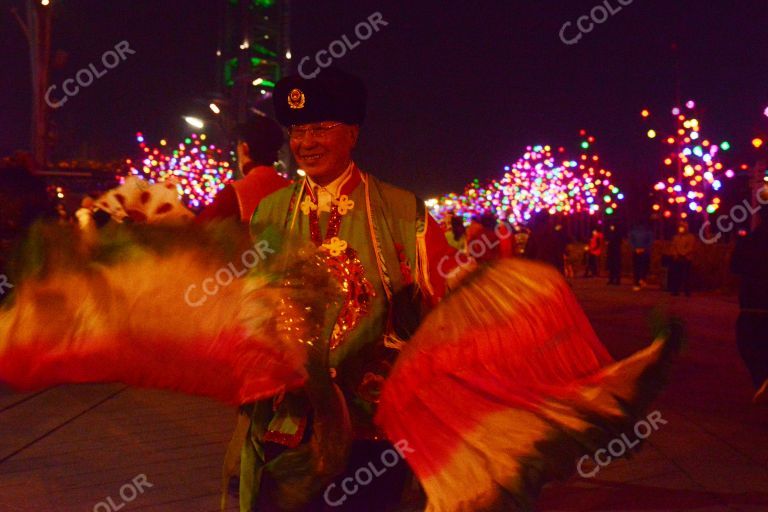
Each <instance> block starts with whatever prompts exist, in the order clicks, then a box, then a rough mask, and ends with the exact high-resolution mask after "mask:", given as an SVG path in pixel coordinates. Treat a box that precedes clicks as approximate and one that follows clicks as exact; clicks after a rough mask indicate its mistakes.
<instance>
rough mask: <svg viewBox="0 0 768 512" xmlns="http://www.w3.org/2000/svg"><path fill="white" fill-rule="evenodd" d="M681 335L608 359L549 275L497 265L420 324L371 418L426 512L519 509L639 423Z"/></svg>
mask: <svg viewBox="0 0 768 512" xmlns="http://www.w3.org/2000/svg"><path fill="white" fill-rule="evenodd" d="M680 339H681V336H680V331H679V329H678V328H675V329H674V332H671V333H670V332H668V333H666V334H665V335H663V336H660V338H659V339H657V340H656V341H655V342H654V343H653V344H652V345H651V346H650V347H649V348H647V349H645V350H643V351H641V352H638V353H636V354H635V355H633V356H632V357H630V358H628V359H625V360H623V361H620V362H618V363H612V362H611V359H610V357H609V355H608V353H607V352H606V350H605V348H604V347H603V346H602V345H601V344H600V343H599V341H598V340H597V337H596V336H595V333H594V331H593V330H592V328H591V326H590V325H589V322H588V320H587V319H586V317H585V316H584V313H583V312H582V310H581V308H580V307H579V305H578V304H577V303H576V300H575V298H574V296H573V294H572V292H571V291H570V288H569V287H568V285H567V283H566V282H565V281H564V280H563V279H562V278H561V277H560V275H559V274H558V273H557V272H556V271H555V270H554V269H553V268H551V267H547V266H544V265H540V264H536V263H531V262H528V261H525V260H522V259H514V260H502V261H499V262H496V263H494V264H492V265H490V266H488V267H485V268H484V269H482V270H480V271H479V272H478V273H476V274H475V275H473V276H471V277H470V279H469V280H468V281H467V282H465V283H463V285H462V286H461V287H460V288H459V289H458V290H457V291H456V292H455V293H453V294H452V295H451V296H449V297H448V298H447V299H446V300H444V301H443V302H442V303H441V304H440V305H439V306H438V307H437V308H436V309H435V310H434V311H433V312H432V313H431V314H430V315H429V316H428V317H427V318H426V319H425V321H424V323H423V324H422V325H421V327H420V328H419V330H418V331H417V333H416V335H415V336H414V337H413V338H412V339H411V340H410V342H409V343H408V345H407V346H406V348H405V349H404V350H403V352H402V353H401V354H400V357H399V358H398V360H397V363H396V365H395V367H394V369H393V371H392V373H391V374H390V376H389V378H388V379H387V381H386V383H385V385H384V390H383V393H382V398H381V403H380V404H379V411H378V415H377V422H378V423H379V424H380V425H381V426H382V428H383V429H384V431H385V432H386V434H387V436H388V437H389V439H390V440H392V441H393V442H396V441H398V440H404V441H406V442H407V443H408V446H409V447H410V450H411V451H410V452H409V453H407V460H408V463H409V464H410V465H411V467H412V468H413V469H414V471H415V473H416V475H417V476H418V478H419V480H420V482H421V483H422V485H423V487H424V489H425V491H426V494H427V497H428V506H427V510H428V511H430V512H437V511H440V512H446V511H450V512H454V511H456V512H458V511H467V512H469V511H478V510H514V509H517V508H522V509H526V510H527V509H529V507H530V506H531V499H532V497H533V496H535V495H536V494H537V493H538V491H539V489H540V487H541V486H542V485H543V484H544V483H545V482H546V481H548V480H551V479H553V478H557V477H564V476H567V475H568V474H570V473H572V472H573V471H574V470H575V460H576V457H577V456H578V455H581V454H584V453H588V452H589V451H591V450H594V449H596V448H599V447H601V446H603V443H607V442H608V441H610V440H611V439H612V438H613V437H614V436H615V435H617V433H619V432H621V431H622V429H624V428H626V427H627V426H628V425H631V424H632V423H633V422H634V421H635V420H636V419H637V418H638V415H639V414H640V413H641V411H642V409H643V407H644V406H646V405H647V403H648V401H649V400H650V398H651V397H652V396H653V395H654V394H655V392H656V391H658V389H659V388H660V381H661V377H662V374H663V373H664V370H665V367H666V366H667V362H668V360H669V358H670V355H671V354H672V352H674V350H673V348H675V347H677V346H678V345H679V342H680Z"/></svg>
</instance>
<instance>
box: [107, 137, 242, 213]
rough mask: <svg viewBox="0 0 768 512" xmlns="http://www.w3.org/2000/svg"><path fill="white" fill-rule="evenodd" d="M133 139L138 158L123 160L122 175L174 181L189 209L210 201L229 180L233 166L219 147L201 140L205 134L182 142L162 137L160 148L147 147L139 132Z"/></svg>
mask: <svg viewBox="0 0 768 512" xmlns="http://www.w3.org/2000/svg"><path fill="white" fill-rule="evenodd" d="M136 140H137V142H138V143H139V148H140V149H141V153H142V157H141V158H139V159H136V161H134V160H131V159H127V160H126V161H125V165H124V174H125V175H133V176H139V177H141V178H142V179H144V180H146V181H148V182H149V183H162V182H167V181H170V182H173V183H175V184H176V189H177V191H178V192H179V196H180V197H181V199H182V202H184V204H185V205H186V206H187V207H189V208H190V209H192V210H200V209H201V208H203V207H204V206H205V205H208V204H210V203H211V202H212V201H213V199H214V197H216V194H218V193H219V191H220V190H221V189H223V188H224V187H225V186H226V184H227V183H229V182H231V181H232V179H233V170H232V168H233V165H232V164H231V163H230V162H229V159H228V158H227V156H226V155H225V154H224V152H223V151H222V150H221V149H219V148H217V147H216V146H215V145H213V144H207V143H206V142H205V140H206V136H205V134H201V135H199V136H198V135H197V134H194V133H193V134H191V135H190V136H189V137H187V138H186V139H184V142H181V143H178V144H171V145H167V141H166V140H165V139H162V140H161V141H160V145H161V148H152V147H149V146H148V145H147V144H146V143H145V141H144V136H143V135H142V134H141V132H139V133H137V134H136ZM122 181H124V179H123V180H121V182H122Z"/></svg>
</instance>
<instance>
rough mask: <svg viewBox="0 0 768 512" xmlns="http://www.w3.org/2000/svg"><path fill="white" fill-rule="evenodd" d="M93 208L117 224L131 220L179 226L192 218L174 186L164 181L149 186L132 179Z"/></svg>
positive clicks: (112, 191) (141, 222) (110, 192)
mask: <svg viewBox="0 0 768 512" xmlns="http://www.w3.org/2000/svg"><path fill="white" fill-rule="evenodd" d="M95 206H96V208H98V209H100V210H103V211H105V212H107V213H108V214H109V215H110V216H111V217H112V218H113V219H115V220H116V221H118V222H124V221H125V220H126V219H130V220H131V221H132V222H134V223H137V224H144V223H147V224H155V223H157V222H181V221H186V220H191V219H192V218H193V217H194V214H193V213H192V212H190V211H189V210H188V209H187V208H186V207H185V206H184V205H183V204H182V202H181V200H180V198H179V194H178V192H177V190H176V185H175V184H174V183H172V182H170V181H167V182H164V183H155V184H154V185H150V184H149V183H147V182H146V181H143V180H140V179H139V178H136V177H134V176H131V177H129V178H126V180H125V183H123V184H122V185H121V186H119V187H117V188H115V189H112V190H110V191H108V192H106V193H105V194H104V195H102V196H101V197H99V198H98V199H97V200H96V203H95Z"/></svg>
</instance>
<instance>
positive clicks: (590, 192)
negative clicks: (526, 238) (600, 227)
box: [427, 130, 624, 224]
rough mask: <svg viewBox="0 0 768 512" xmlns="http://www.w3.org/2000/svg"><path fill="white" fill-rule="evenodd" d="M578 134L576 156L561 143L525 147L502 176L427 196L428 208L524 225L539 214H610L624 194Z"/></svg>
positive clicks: (590, 139)
mask: <svg viewBox="0 0 768 512" xmlns="http://www.w3.org/2000/svg"><path fill="white" fill-rule="evenodd" d="M580 135H582V138H583V140H582V141H581V144H580V147H581V149H582V151H581V154H580V155H579V157H578V158H569V157H568V156H567V155H566V154H565V149H564V148H562V147H561V148H558V150H557V152H555V151H554V150H553V147H552V146H549V145H537V146H528V147H527V148H526V151H525V153H524V154H523V155H522V156H521V157H520V158H519V159H518V160H517V161H516V162H515V163H514V164H511V165H505V166H504V171H505V172H504V175H503V176H502V178H501V179H499V180H492V181H490V182H488V183H485V184H481V183H480V181H479V180H477V179H476V180H474V181H473V182H472V183H471V184H469V185H468V186H467V187H466V188H465V189H464V192H463V193H462V194H456V193H451V194H447V195H445V196H443V197H440V198H436V199H431V200H430V201H427V207H428V208H429V209H430V211H431V212H432V214H433V215H434V216H435V217H437V218H443V217H444V216H445V215H446V214H447V213H448V212H452V213H454V214H457V215H461V216H462V217H464V218H465V219H469V218H471V217H472V216H474V215H481V214H483V213H492V214H494V215H495V216H496V217H497V218H499V219H501V220H503V221H507V222H510V223H512V224H525V223H527V222H529V221H530V220H531V219H532V218H533V217H534V216H535V215H536V214H538V213H548V214H550V215H574V214H585V215H595V214H599V213H605V214H606V215H612V214H613V213H614V212H615V210H616V208H617V207H618V202H619V201H621V200H623V199H624V194H622V193H621V191H620V190H619V188H618V187H616V186H614V185H613V184H611V182H610V177H611V175H612V173H611V172H610V171H608V170H606V169H605V168H603V167H601V166H599V165H598V164H597V162H598V161H599V160H600V157H599V155H597V154H596V153H588V152H587V150H589V149H591V148H592V147H593V143H594V141H595V138H594V137H593V136H587V134H586V131H585V130H582V131H581V132H580ZM556 155H557V156H556Z"/></svg>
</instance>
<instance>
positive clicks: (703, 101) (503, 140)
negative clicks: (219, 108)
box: [0, 0, 768, 196]
mask: <svg viewBox="0 0 768 512" xmlns="http://www.w3.org/2000/svg"><path fill="white" fill-rule="evenodd" d="M217 1H219V0H183V1H182V0H176V1H171V0H109V1H105V0H52V2H53V4H54V8H55V17H54V37H53V45H52V47H53V50H54V51H55V50H57V49H60V50H63V51H65V52H67V54H68V60H67V62H66V63H65V65H64V66H63V67H62V68H61V69H58V70H56V71H55V72H54V75H53V82H54V83H60V82H61V81H62V80H63V79H64V78H67V77H69V76H72V75H73V74H74V73H75V72H76V71H77V70H79V69H80V68H82V67H84V66H86V65H87V64H88V63H90V62H98V60H99V59H100V57H101V55H102V54H103V53H104V52H105V51H106V50H108V49H110V48H112V47H114V45H115V44H117V43H118V42H120V41H122V40H125V41H128V42H129V44H130V47H131V48H132V49H134V50H135V51H136V54H135V55H131V56H130V57H129V58H128V60H127V61H126V62H124V63H122V64H121V65H120V66H118V67H117V68H116V69H115V70H113V71H111V72H110V73H108V74H107V75H106V76H105V77H103V78H101V79H100V80H98V81H96V82H95V83H94V84H93V85H92V86H91V87H89V88H87V89H84V90H82V91H81V92H80V94H79V95H78V96H76V97H74V98H71V99H70V100H69V102H68V103H67V104H66V105H64V106H63V107H62V108H60V109H57V110H56V111H54V114H53V120H54V121H55V123H56V125H57V127H58V132H59V137H60V140H59V146H58V148H57V155H59V156H77V155H79V154H82V153H83V152H87V154H90V155H93V156H96V157H99V158H102V159H109V158H120V157H125V156H130V155H132V154H134V153H135V150H136V143H135V138H134V134H135V132H136V131H139V130H141V131H143V132H145V134H146V135H147V137H148V139H149V140H154V141H157V140H159V139H160V138H162V137H168V138H169V139H173V137H174V136H177V135H180V134H181V131H182V130H183V129H184V124H183V121H182V120H181V116H182V115H185V114H188V113H190V112H191V110H192V109H193V108H195V107H197V108H199V107H200V104H199V101H198V99H199V98H201V97H203V96H205V95H206V94H208V93H210V92H211V91H212V90H213V89H214V87H215V80H216V74H215V58H216V57H215V50H216V42H217V27H218V20H217V18H216V14H217V12H218V11H217V9H215V8H213V7H212V6H215V3H216V2H217ZM221 1H223V0H221ZM606 1H608V2H609V3H610V4H611V6H613V7H614V8H616V7H618V6H619V5H620V4H619V1H618V0H606ZM625 2H626V0H625ZM12 5H17V6H19V7H21V6H22V2H21V1H20V0H1V1H0V66H1V67H2V74H1V75H0V156H2V155H7V154H10V153H12V152H13V151H14V150H16V149H20V148H26V147H27V145H28V133H29V121H28V117H29V108H30V107H29V104H30V94H29V65H28V57H27V45H26V41H25V40H24V37H23V35H22V33H21V31H20V29H19V27H18V26H17V24H16V22H15V20H14V19H13V17H12V16H11V14H10V12H9V7H10V6H12ZM595 5H599V3H598V1H597V0H567V1H565V0H561V1H553V0H548V1H541V0H537V1H495V2H482V1H481V2H455V1H445V0H441V1H432V0H429V1H427V0H416V1H399V0H398V1H391V0H387V1H386V2H384V1H378V2H376V1H351V0H350V1H343V2H342V1H329V0H323V1H321V2H318V1H316V0H313V1H309V0H294V1H293V2H292V25H291V26H292V53H293V62H294V63H298V61H299V59H301V58H302V57H303V56H305V55H314V54H315V53H316V52H317V51H318V50H320V49H323V48H327V47H328V44H329V43H330V42H331V41H333V40H335V39H338V38H339V37H340V36H341V35H343V34H347V35H349V36H350V37H353V30H354V27H355V25H356V24H357V23H358V22H360V21H362V20H364V19H365V18H367V17H368V16H369V15H370V14H372V13H374V12H377V11H378V12H381V14H382V16H383V18H384V20H386V21H387V22H388V26H386V27H383V28H382V29H381V31H380V32H378V33H376V34H375V35H374V36H373V37H371V38H370V39H369V40H367V41H364V42H362V43H361V44H360V46H359V47H357V48H355V49H354V50H353V51H352V52H350V53H348V54H347V55H346V56H345V57H343V58H341V59H339V60H338V61H337V62H336V63H337V64H338V65H339V66H341V67H343V68H345V69H347V70H348V71H351V72H353V73H355V74H358V75H360V76H361V77H363V79H364V80H365V81H366V82H367V84H368V87H369V112H368V119H367V121H366V124H365V126H364V128H363V132H362V139H361V144H360V146H359V148H358V150H357V161H358V163H360V164H361V165H362V167H363V168H365V169H367V170H369V171H371V172H373V173H374V174H376V175H378V176H380V177H382V178H384V179H386V180H388V181H391V182H393V183H395V184H398V185H401V186H404V187H407V188H411V189H413V190H416V191H417V192H419V193H421V194H422V195H424V196H429V195H433V194H435V193H438V192H447V191H450V190H457V191H458V190H460V189H461V188H462V187H463V185H464V184H465V183H466V182H468V181H469V180H471V179H472V178H474V177H480V178H485V177H497V176H499V175H500V174H501V168H502V166H503V165H504V164H505V163H508V162H510V161H511V160H514V159H515V158H517V157H518V156H519V155H520V154H521V153H522V150H523V149H524V147H525V146H526V145H528V144H538V143H551V144H553V145H565V146H566V147H571V148H574V150H575V149H576V144H577V143H578V130H579V129H580V128H587V129H589V130H590V131H591V132H592V133H593V134H594V135H595V136H596V137H597V150H598V151H599V152H600V153H601V155H602V157H603V159H604V161H605V162H606V163H607V165H608V166H609V168H611V169H613V170H615V171H616V176H615V178H616V183H617V184H618V185H619V186H623V188H625V189H628V190H630V191H631V190H633V189H638V187H644V186H646V185H648V184H649V183H651V181H652V179H653V177H654V176H655V174H656V173H657V172H658V168H659V164H658V162H659V161H660V159H661V147H660V144H659V143H658V141H649V140H648V138H647V137H646V136H645V131H646V130H647V128H648V126H645V125H644V123H643V122H642V120H641V118H640V116H639V113H640V111H641V110H642V108H644V107H647V108H649V109H651V111H652V113H654V114H656V115H657V116H658V117H659V118H660V122H659V123H655V124H656V125H657V126H662V127H668V126H671V122H672V118H671V115H670V114H669V111H670V109H671V107H672V106H674V101H675V59H676V57H675V54H674V52H673V51H672V49H671V48H672V44H673V42H674V43H676V44H677V45H678V48H679V50H678V53H679V61H680V79H681V80H680V81H681V92H682V99H683V101H685V100H687V99H689V98H692V99H695V100H696V101H697V103H698V105H700V106H702V107H704V109H703V110H702V111H701V114H700V119H701V120H702V123H703V125H702V126H703V133H704V135H705V136H706V137H709V138H711V139H713V140H716V141H720V140H723V139H726V140H729V141H730V142H731V144H732V145H733V147H734V156H739V157H740V156H745V157H747V156H749V154H750V151H752V149H751V147H750V145H749V141H750V140H751V139H752V138H753V137H754V136H755V135H758V134H762V135H766V132H768V118H766V117H764V116H763V114H762V112H763V110H764V109H765V108H766V107H767V106H768V44H766V31H767V30H768V1H766V0H762V1H757V0H745V1H739V2H731V1H702V0H698V1H693V0H679V1H672V0H653V1H652V0H634V1H633V2H632V3H630V5H628V6H625V7H623V8H622V9H621V11H620V12H618V13H617V14H615V15H614V16H612V17H610V18H609V19H608V20H607V21H606V22H605V23H603V24H602V25H598V26H596V27H595V29H594V30H593V31H592V32H591V33H588V34H585V35H584V36H583V37H582V39H581V40H580V41H579V42H578V43H577V44H574V45H570V46H569V45H565V44H563V42H562V41H561V40H560V37H559V32H560V28H561V27H562V25H563V24H564V23H565V22H567V21H574V22H575V20H576V18H577V17H579V16H580V15H583V14H588V13H589V11H590V9H592V8H593V7H594V6H595ZM22 12H23V9H22ZM567 33H568V34H569V35H571V34H572V35H571V37H572V36H573V35H575V34H576V33H577V32H576V29H574V28H573V27H571V29H570V30H569V31H568V32H567ZM196 101H197V103H196ZM664 123H666V124H664Z"/></svg>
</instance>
